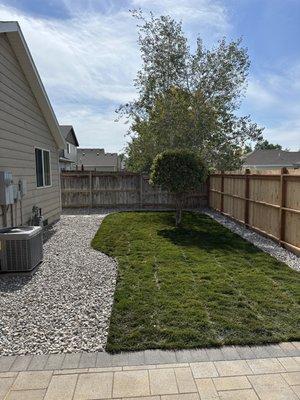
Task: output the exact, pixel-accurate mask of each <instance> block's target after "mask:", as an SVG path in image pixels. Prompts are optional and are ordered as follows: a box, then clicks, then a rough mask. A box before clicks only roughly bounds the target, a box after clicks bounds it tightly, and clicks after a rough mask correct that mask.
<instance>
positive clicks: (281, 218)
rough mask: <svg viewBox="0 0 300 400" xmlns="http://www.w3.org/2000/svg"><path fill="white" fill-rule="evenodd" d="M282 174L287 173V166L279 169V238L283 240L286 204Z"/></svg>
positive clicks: (284, 180)
mask: <svg viewBox="0 0 300 400" xmlns="http://www.w3.org/2000/svg"><path fill="white" fill-rule="evenodd" d="M284 174H288V170H287V168H281V171H280V192H279V195H280V209H279V240H280V242H281V243H282V242H284V241H285V210H284V209H283V208H284V207H285V206H286V179H285V176H284Z"/></svg>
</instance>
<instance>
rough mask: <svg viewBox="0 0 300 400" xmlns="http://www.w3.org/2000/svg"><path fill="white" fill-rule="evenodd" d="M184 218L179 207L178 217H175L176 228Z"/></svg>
mask: <svg viewBox="0 0 300 400" xmlns="http://www.w3.org/2000/svg"><path fill="white" fill-rule="evenodd" d="M181 217H182V210H181V208H180V207H177V210H176V215H175V224H176V226H178V225H180V223H181Z"/></svg>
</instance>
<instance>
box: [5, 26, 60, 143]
mask: <svg viewBox="0 0 300 400" xmlns="http://www.w3.org/2000/svg"><path fill="white" fill-rule="evenodd" d="M1 33H5V34H6V36H7V38H8V41H9V43H10V45H11V47H12V48H13V50H14V53H15V55H16V57H17V59H18V61H19V63H20V65H21V68H22V70H23V73H24V75H25V77H26V79H27V81H28V83H29V86H30V88H31V90H32V92H33V94H34V96H35V98H36V101H37V103H38V105H39V107H40V109H41V111H42V114H43V116H44V118H45V120H46V122H47V124H48V126H49V129H50V132H51V134H52V136H53V138H54V140H55V142H56V144H57V146H58V148H60V149H63V148H64V147H65V141H64V138H63V136H62V135H61V132H60V129H59V125H58V122H57V119H56V116H55V114H54V111H53V109H52V106H51V104H50V101H49V98H48V96H47V93H46V91H45V88H44V86H43V83H42V81H41V78H40V76H39V73H38V71H37V69H36V66H35V64H34V61H33V59H32V56H31V54H30V51H29V48H28V46H27V44H26V41H25V39H24V36H23V34H22V31H21V29H20V26H19V24H18V22H14V21H12V22H1V21H0V34H1Z"/></svg>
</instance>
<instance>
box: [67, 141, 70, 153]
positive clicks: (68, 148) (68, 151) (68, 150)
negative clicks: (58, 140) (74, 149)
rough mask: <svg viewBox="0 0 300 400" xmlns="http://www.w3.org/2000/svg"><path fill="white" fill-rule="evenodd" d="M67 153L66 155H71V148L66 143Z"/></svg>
mask: <svg viewBox="0 0 300 400" xmlns="http://www.w3.org/2000/svg"><path fill="white" fill-rule="evenodd" d="M67 153H68V154H70V153H71V146H70V143H67Z"/></svg>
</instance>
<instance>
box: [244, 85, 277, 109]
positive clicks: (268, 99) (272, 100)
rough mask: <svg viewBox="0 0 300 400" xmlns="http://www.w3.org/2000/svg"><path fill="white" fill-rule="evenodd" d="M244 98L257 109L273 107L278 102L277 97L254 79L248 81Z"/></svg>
mask: <svg viewBox="0 0 300 400" xmlns="http://www.w3.org/2000/svg"><path fill="white" fill-rule="evenodd" d="M246 96H247V99H248V101H251V102H252V103H253V106H254V107H258V108H261V107H270V106H273V105H274V104H276V102H277V100H278V99H277V96H276V95H275V94H274V93H272V92H271V91H270V90H269V89H268V88H267V87H266V86H265V85H264V84H263V82H261V81H260V80H258V79H255V78H252V79H250V80H249V84H248V88H247V94H246Z"/></svg>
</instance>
